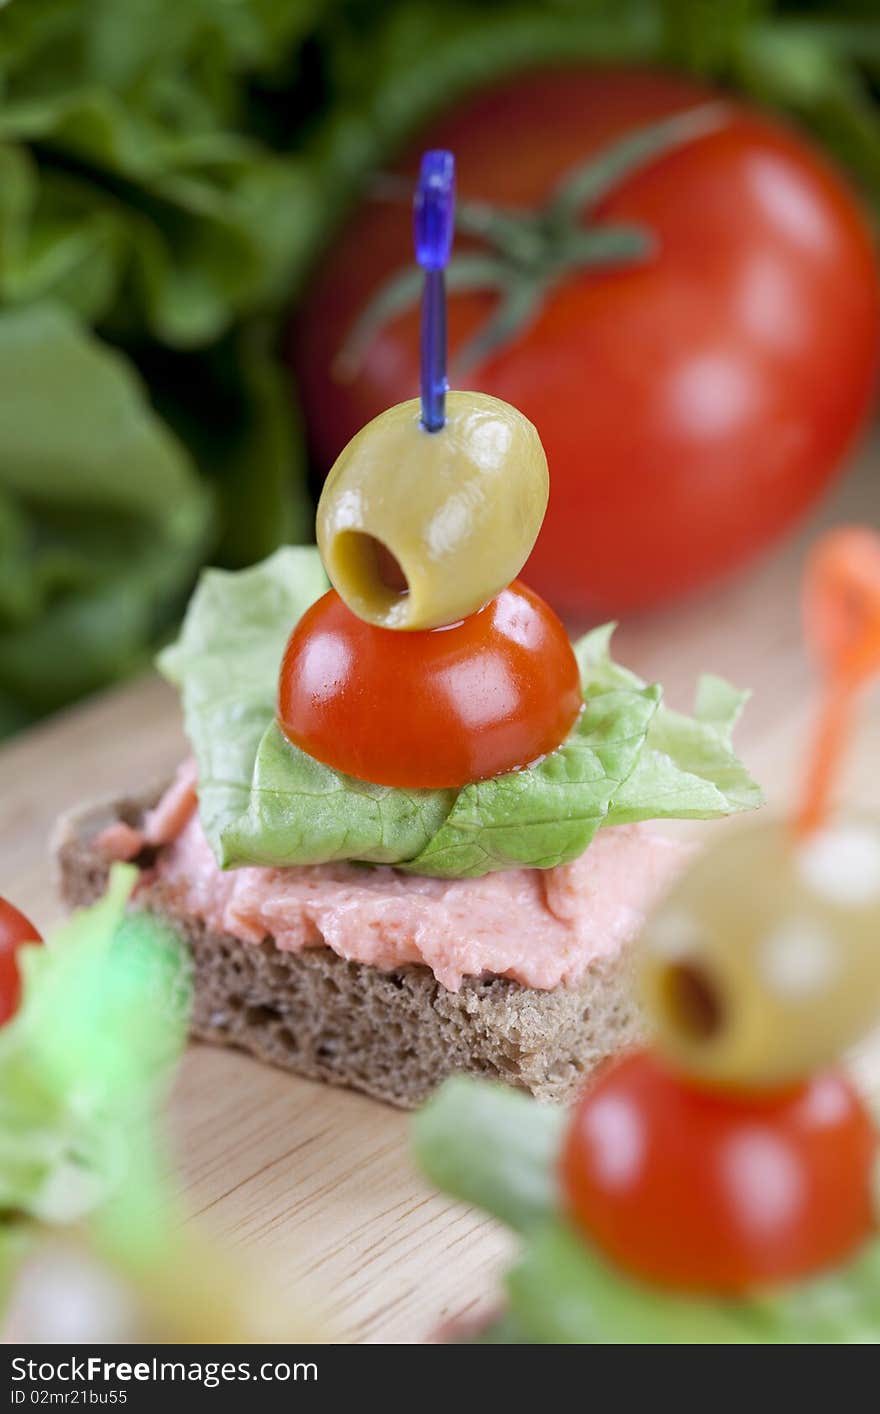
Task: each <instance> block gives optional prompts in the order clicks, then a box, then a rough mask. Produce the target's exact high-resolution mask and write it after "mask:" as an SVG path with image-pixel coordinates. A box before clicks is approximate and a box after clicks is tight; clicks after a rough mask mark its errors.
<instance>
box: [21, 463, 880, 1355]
mask: <svg viewBox="0 0 880 1414" xmlns="http://www.w3.org/2000/svg"><path fill="white" fill-rule="evenodd" d="M853 520H862V521H867V522H869V523H871V524H872V525H874V526H878V527H880V454H877V453H876V452H874V453H873V454H871V453H870V452H869V453H868V454H866V455H863V457H862V458H861V459H860V460H859V463H858V465H857V466H856V467H855V468H854V470H853V471H852V472H851V474H850V475H849V476H848V477H847V478H846V479H845V481H844V482H843V483H842V484H841V485H840V486H839V488H838V490H837V492H836V493H835V494H834V495H833V496H832V498H831V499H830V501H829V502H827V503H826V505H825V506H824V508H823V509H822V510H821V511H820V512H819V513H818V515H816V516H814V517H813V518H812V520H811V522H810V524H809V525H808V526H807V527H806V529H804V530H802V531H801V533H800V534H799V535H798V536H797V537H796V538H794V539H793V540H790V541H788V542H787V543H786V544H784V545H783V546H782V548H781V549H777V550H776V551H775V552H774V553H773V554H772V555H770V556H768V557H767V558H765V559H764V560H763V561H761V562H760V563H759V564H758V565H757V566H756V567H754V568H753V569H752V570H751V571H749V572H747V573H746V574H745V575H744V576H742V577H741V578H739V579H737V580H735V581H734V582H732V583H731V584H730V585H728V586H724V587H721V588H717V589H714V590H712V591H710V592H708V593H706V594H704V595H702V596H701V597H700V598H698V599H695V600H692V601H691V602H690V603H688V604H686V605H684V606H682V607H679V608H675V609H673V610H669V611H664V612H661V613H657V614H654V615H651V616H644V617H639V618H634V619H632V620H631V621H628V622H626V623H624V624H623V625H622V626H621V627H620V629H619V631H618V635H617V638H616V654H617V656H618V657H619V658H621V659H622V660H623V661H624V662H626V663H627V664H629V665H630V666H631V667H633V668H635V669H636V670H637V671H638V672H640V673H641V674H642V675H643V676H644V677H646V678H649V679H654V678H657V679H660V680H662V681H663V683H664V684H665V687H666V695H667V700H668V701H670V702H671V703H672V704H673V705H675V706H680V707H685V706H687V705H688V703H689V697H690V693H691V691H692V688H693V684H694V680H695V678H696V676H697V674H698V673H699V672H700V671H703V670H711V671H713V672H716V673H721V674H723V675H725V676H727V677H729V678H731V679H732V681H734V682H735V683H737V684H741V685H750V686H751V687H752V688H753V690H754V696H753V699H752V702H751V703H750V705H749V707H748V709H747V711H746V714H745V717H744V719H743V723H742V727H741V730H740V733H739V747H740V750H741V753H742V755H743V756H744V758H745V759H746V761H747V762H748V764H749V766H750V767H751V769H752V770H753V772H754V773H755V775H756V776H757V777H758V778H759V779H760V780H761V781H762V783H763V784H764V786H765V788H766V790H767V794H768V796H769V799H770V803H771V807H772V806H773V805H776V806H777V807H782V806H784V805H785V803H786V802H787V801H788V800H790V798H791V795H792V792H793V790H794V789H796V786H797V782H798V779H799V770H800V761H801V759H802V753H803V750H804V745H805V741H806V739H807V733H808V730H809V726H810V721H811V691H812V680H811V673H810V670H809V666H808V663H807V661H806V658H805V655H804V652H803V648H802V644H801V639H800V629H799V618H798V587H799V578H800V573H801V568H802V564H803V558H804V551H805V547H806V545H807V544H808V543H809V540H810V539H811V538H812V536H813V535H814V534H815V533H816V530H817V529H818V528H819V527H821V526H824V525H827V524H830V523H837V522H842V521H853ZM622 553H624V554H625V553H626V551H625V545H624V546H623V547H622ZM183 750H184V741H183V737H182V734H181V729H180V723H179V717H178V710H177V702H176V698H175V695H174V694H173V693H172V692H171V691H170V689H168V688H167V687H166V686H165V685H164V684H162V683H161V682H159V681H158V679H156V678H154V677H147V678H144V679H142V680H140V681H138V682H135V683H133V684H131V685H127V686H125V687H123V688H121V689H118V690H116V691H114V692H111V693H107V694H105V695H103V696H101V697H99V698H97V699H95V700H93V701H91V702H88V703H86V704H84V705H83V706H80V707H78V708H76V709H74V710H72V711H70V712H67V713H66V714H64V715H62V716H59V717H57V718H55V719H54V720H52V721H50V722H48V723H46V724H45V725H42V726H40V727H38V728H37V729H35V730H33V731H31V732H30V733H28V734H26V735H24V736H22V737H20V738H18V739H17V740H15V741H14V742H12V743H11V744H8V745H7V746H6V747H5V748H3V749H2V750H0V893H3V894H6V895H8V896H10V897H11V898H13V899H14V900H15V902H16V903H17V904H18V905H19V906H20V907H21V908H23V909H24V910H25V911H26V912H27V913H28V914H30V915H31V916H32V917H33V919H34V921H35V922H36V923H37V924H38V925H40V926H42V927H43V928H46V927H49V926H50V925H51V923H52V922H53V920H54V919H55V917H56V916H57V914H58V911H59V909H58V903H57V900H56V898H55V895H54V889H53V884H52V880H51V875H50V870H49V864H48V858H47V848H46V842H47V836H48V832H49V829H50V827H51V824H52V822H53V820H54V819H55V817H56V816H57V815H58V813H59V812H60V811H62V810H64V809H66V808H68V807H70V806H72V805H75V804H77V803H78V802H80V801H82V800H85V799H87V798H94V797H95V796H100V795H112V794H115V793H117V792H119V791H121V790H127V789H129V788H132V789H135V790H136V789H137V788H138V787H141V786H143V785H146V784H148V783H150V782H152V781H154V780H156V779H157V778H160V777H162V776H164V775H166V774H167V773H168V772H169V771H170V770H171V769H172V767H173V766H174V765H175V764H176V762H177V760H178V759H179V757H180V756H181V753H182V752H183ZM878 780H880V696H878V694H877V693H873V694H871V695H870V696H869V697H868V698H866V700H865V703H864V706H863V711H862V715H861V725H860V732H859V736H858V739H857V741H856V742H855V743H854V746H853V750H852V752H851V755H850V759H849V761H848V763H847V769H846V773H845V779H844V781H843V782H842V787H841V795H842V796H843V797H844V798H845V799H847V800H849V801H852V802H855V803H858V804H861V805H865V806H869V807H874V808H875V809H876V798H877V789H878ZM699 828H700V829H702V830H709V829H712V830H717V829H725V828H728V826H727V824H726V823H725V824H722V825H712V826H700V827H699ZM855 1062H856V1065H857V1067H858V1069H859V1070H860V1072H861V1074H862V1077H863V1079H864V1080H865V1082H866V1083H867V1084H869V1085H870V1086H871V1087H872V1088H873V1089H874V1090H875V1092H880V1045H874V1046H872V1045H870V1044H869V1045H867V1046H864V1047H863V1048H862V1050H861V1052H860V1053H859V1054H858V1055H857V1057H856V1058H855ZM172 1126H173V1132H174V1137H175V1141H176V1151H177V1155H178V1158H179V1162H180V1166H181V1173H182V1179H183V1184H184V1187H185V1190H186V1193H187V1198H188V1202H189V1205H190V1208H191V1210H192V1212H193V1214H194V1215H196V1214H198V1215H204V1216H203V1220H204V1222H205V1223H207V1224H208V1225H209V1226H210V1227H211V1228H212V1229H213V1230H214V1231H216V1232H217V1233H218V1234H220V1235H221V1236H223V1237H224V1238H226V1239H228V1240H229V1241H231V1242H232V1243H235V1244H240V1245H241V1246H242V1247H244V1248H245V1249H247V1250H249V1251H250V1252H252V1253H253V1254H254V1255H255V1257H258V1258H260V1259H265V1260H267V1261H268V1262H269V1263H270V1265H271V1267H272V1269H273V1271H274V1274H275V1277H276V1280H279V1281H280V1282H281V1283H282V1284H283V1285H285V1286H289V1287H291V1288H296V1289H298V1290H299V1291H300V1292H301V1293H303V1292H304V1293H305V1298H304V1299H306V1300H307V1301H308V1303H309V1305H310V1306H312V1307H314V1308H316V1309H319V1310H320V1311H322V1313H323V1315H322V1319H323V1320H325V1321H326V1322H327V1323H328V1325H327V1328H328V1330H329V1331H330V1332H331V1337H332V1338H335V1339H338V1340H352V1341H359V1342H373V1343H384V1344H411V1343H416V1342H420V1341H422V1340H424V1339H425V1338H426V1336H427V1335H428V1334H429V1333H430V1332H431V1330H432V1329H433V1328H434V1327H435V1326H436V1325H437V1323H438V1322H439V1321H442V1320H445V1319H447V1318H449V1317H451V1316H459V1315H462V1314H464V1313H467V1312H470V1311H472V1310H474V1309H478V1308H480V1307H482V1306H485V1305H487V1304H490V1303H491V1302H492V1300H493V1299H494V1297H495V1295H496V1294H497V1285H496V1282H497V1275H498V1272H499V1270H500V1269H501V1267H502V1266H503V1262H504V1260H505V1258H506V1256H507V1254H508V1253H509V1251H510V1250H511V1246H512V1244H511V1240H510V1238H509V1237H508V1235H507V1234H506V1233H504V1232H502V1230H501V1229H500V1228H499V1227H498V1226H497V1225H495V1224H493V1223H492V1222H490V1221H488V1220H486V1219H484V1218H483V1217H481V1216H480V1215H479V1214H477V1213H475V1212H472V1211H470V1210H468V1209H465V1208H462V1207H460V1206H458V1205H457V1204H453V1203H450V1202H448V1201H447V1200H446V1199H444V1198H443V1197H440V1196H437V1195H435V1194H432V1193H430V1192H429V1190H428V1189H427V1188H426V1186H425V1185H424V1184H423V1183H422V1182H421V1180H420V1179H419V1177H418V1175H417V1174H416V1172H415V1170H414V1167H413V1165H412V1163H411V1161H410V1158H409V1156H408V1152H407V1117H406V1116H405V1115H401V1114H399V1113H397V1112H395V1111H394V1110H391V1109H388V1108H385V1107H384V1106H382V1105H379V1104H376V1103H374V1102H372V1101H370V1100H366V1099H363V1098H361V1097H360V1096H357V1095H353V1094H348V1093H346V1092H343V1091H339V1090H331V1089H328V1088H325V1087H322V1086H318V1085H313V1084H309V1083H306V1082H303V1081H297V1080H295V1079H292V1078H290V1077H288V1076H286V1075H282V1074H280V1073H277V1072H273V1071H271V1070H268V1069H265V1068H263V1067H262V1066H260V1065H257V1064H256V1063H255V1062H253V1061H250V1060H248V1059H246V1058H244V1057H241V1056H238V1055H235V1054H233V1053H229V1052H223V1051H214V1050H211V1049H210V1048H207V1047H193V1048H192V1049H191V1050H190V1052H189V1054H188V1056H187V1059H186V1062H185V1064H184V1067H183V1071H182V1074H181V1077H180V1081H179V1085H178V1088H177V1093H176V1096H175V1101H174V1106H173V1113H172Z"/></svg>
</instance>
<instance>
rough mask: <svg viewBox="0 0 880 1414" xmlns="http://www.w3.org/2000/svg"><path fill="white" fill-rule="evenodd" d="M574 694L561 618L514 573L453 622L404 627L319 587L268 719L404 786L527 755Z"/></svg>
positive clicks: (335, 761) (344, 764)
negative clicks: (369, 618) (360, 612)
mask: <svg viewBox="0 0 880 1414" xmlns="http://www.w3.org/2000/svg"><path fill="white" fill-rule="evenodd" d="M581 706H582V697H581V688H580V677H579V673H578V666H577V661H576V659H575V656H574V653H573V651H572V648H571V644H570V643H569V641H568V637H567V635H566V632H565V629H564V628H563V627H562V624H561V623H560V622H559V619H558V618H557V617H556V615H555V614H554V613H553V611H552V610H551V609H549V608H548V607H547V605H546V604H545V603H544V602H543V600H541V599H539V598H538V596H537V595H536V594H533V593H532V592H531V591H530V590H529V589H526V587H525V585H522V584H520V583H519V582H518V581H514V583H513V584H511V585H510V586H509V587H508V588H507V589H504V590H502V592H501V593H500V594H499V595H498V596H497V597H496V598H495V599H493V600H491V602H490V603H489V604H487V605H486V606H485V608H483V609H481V610H480V611H479V613H476V614H470V615H469V616H468V617H467V618H466V619H463V620H462V621H461V622H460V623H457V624H450V625H448V626H447V627H444V628H436V629H429V630H425V631H421V632H413V633H407V632H402V631H397V630H394V629H386V628H376V627H375V626H374V625H373V624H368V623H365V622H364V621H363V619H359V618H358V617H357V616H356V615H355V614H353V613H352V612H351V610H350V609H349V608H348V607H347V605H346V604H345V603H344V602H343V600H342V599H341V598H340V597H339V595H338V594H337V593H336V591H335V590H330V592H329V593H328V594H325V595H324V597H323V598H322V599H319V600H318V602H317V603H316V604H313V605H312V607H311V608H310V609H309V610H308V611H307V612H306V613H305V614H304V615H303V617H302V618H301V619H300V621H299V623H298V624H297V626H296V628H295V629H294V631H293V633H292V634H291V636H290V641H289V642H288V645H287V650H286V652H285V655H284V661H283V664H282V667H281V676H280V681H279V692H278V720H279V723H280V726H281V728H282V730H283V731H284V732H285V734H286V735H287V736H288V737H289V738H290V740H291V741H293V742H295V744H296V745H297V746H300V747H302V749H303V750H304V751H307V752H308V753H309V755H310V756H314V757H315V758H316V759H317V760H318V761H323V762H325V764H327V765H329V766H335V767H336V769H337V770H339V771H344V772H346V773H347V774H348V775H351V776H358V777H359V778H360V779H361V780H365V781H373V782H374V783H375V784H377V785H388V786H402V787H406V788H409V789H418V788H422V787H453V786H463V785H467V784H468V782H470V781H477V780H482V779H484V778H486V777H488V776H496V775H500V774H501V773H502V772H504V771H512V770H514V769H516V768H517V767H519V766H526V765H529V764H530V763H531V762H532V761H535V760H537V758H538V757H540V756H544V755H546V754H547V753H548V752H550V751H554V750H555V749H556V747H557V746H559V744H560V742H561V741H563V739H564V738H565V737H566V736H567V735H568V732H569V730H570V728H571V727H572V725H573V724H574V721H575V719H576V717H577V715H578V713H579V712H580V710H581Z"/></svg>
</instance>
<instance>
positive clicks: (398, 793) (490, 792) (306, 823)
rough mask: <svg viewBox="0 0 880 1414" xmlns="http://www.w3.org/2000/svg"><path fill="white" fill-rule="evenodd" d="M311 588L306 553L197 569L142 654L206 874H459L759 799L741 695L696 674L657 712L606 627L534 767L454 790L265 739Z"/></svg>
mask: <svg viewBox="0 0 880 1414" xmlns="http://www.w3.org/2000/svg"><path fill="white" fill-rule="evenodd" d="M327 587H328V583H327V579H326V577H325V574H324V570H323V568H322V566H321V562H320V560H319V558H318V554H317V551H316V550H315V549H313V548H285V549H282V550H278V551H276V552H275V554H274V555H272V556H270V558H269V559H267V560H264V561H263V562H262V563H261V564H259V565H256V566H254V567H253V568H251V569H248V570H243V571H240V572H238V573H230V572H228V571H221V570H208V571H205V572H204V573H203V575H202V578H201V581H200V583H199V586H198V588H197V590H196V593H195V595H194V596H193V599H192V601H191V603H190V607H189V610H188V612H187V615H186V619H185V621H184V625H183V629H182V631H181V634H180V637H179V639H178V641H177V642H176V643H175V644H174V645H173V646H172V647H170V648H168V649H166V650H165V652H164V653H163V654H162V655H161V657H160V660H159V665H160V668H161V670H162V671H163V672H164V673H165V675H166V676H167V677H168V678H169V679H170V680H171V681H172V682H174V683H175V684H176V685H177V686H178V687H179V689H180V692H181V696H182V699H183V708H184V716H185V725H186V729H187V732H188V735H189V737H190V741H191V742H192V746H193V749H194V752H195V755H196V759H197V763H198V775H199V808H200V814H201V820H202V825H203V827H204V830H205V834H206V836H207V838H208V841H209V843H210V844H211V847H212V849H213V851H214V853H215V855H216V857H217V860H218V862H219V863H220V865H221V866H222V867H224V868H234V867H236V866H239V865H246V864H256V865H265V866H273V867H284V866H287V865H296V864H303V865H304V864H323V863H328V862H331V861H334V860H345V859H351V860H359V861H362V862H364V863H368V864H391V865H394V866H396V867H397V868H399V869H402V870H408V871H410V872H412V873H417V874H423V875H434V876H437V877H441V878H472V877H477V876H479V875H482V874H486V873H490V872H492V871H493V870H498V869H511V868H520V867H529V868H541V869H545V868H550V867H552V866H554V865H557V864H562V863H566V862H568V861H569V860H572V859H575V858H576V857H577V856H578V855H580V854H581V853H583V851H584V850H585V849H586V848H587V846H588V845H589V844H590V841H591V840H592V839H593V836H594V835H595V833H596V831H597V830H598V829H600V828H601V827H602V826H606V825H617V824H625V823H629V822H632V821H636V820H648V819H666V818H672V817H678V818H693V819H713V818H716V817H719V816H723V815H729V814H732V813H734V812H736V811H740V810H750V809H754V808H755V807H756V806H758V805H760V804H761V800H762V797H761V792H760V790H759V788H758V786H757V785H756V784H755V783H754V781H753V780H752V779H751V777H750V776H749V774H748V772H747V771H746V769H745V767H744V766H743V765H742V763H741V762H740V761H739V760H738V758H737V756H736V754H735V752H734V750H733V748H732V746H731V739H730V738H731V731H732V727H733V723H734V722H735V720H736V717H737V715H738V713H739V710H740V708H741V706H742V703H743V701H744V695H743V694H741V693H738V692H736V691H735V689H733V688H731V687H730V686H729V685H728V684H726V683H723V682H722V681H721V680H720V679H717V678H706V679H703V680H702V682H701V684H700V688H699V690H698V694H697V703H696V710H695V714H694V716H693V717H686V716H683V715H681V714H679V713H676V712H672V711H670V710H668V709H667V708H666V707H664V706H663V704H662V700H661V699H662V693H661V689H660V688H659V687H658V686H657V685H656V684H654V685H649V684H646V683H644V682H642V681H641V679H640V678H638V677H636V676H635V674H633V673H631V672H629V671H628V670H627V669H625V668H622V667H620V666H619V665H618V664H617V663H615V662H614V660H613V659H612V658H611V656H610V649H609V642H610V637H611V626H605V627H603V628H600V629H596V630H594V631H593V632H592V633H591V634H588V635H587V636H586V638H584V639H582V640H581V642H580V643H579V644H578V645H576V652H577V655H578V659H579V662H580V666H581V671H582V681H583V692H584V710H583V712H582V713H581V715H580V717H579V718H578V721H577V722H576V724H575V726H574V727H573V728H572V731H571V733H570V734H569V736H568V737H567V739H566V740H565V741H564V742H563V743H562V745H561V746H559V747H558V748H557V750H556V751H553V752H551V753H550V754H549V755H548V756H545V757H544V758H543V759H542V760H540V761H538V762H536V763H535V764H534V765H531V766H528V767H525V768H524V769H523V770H520V771H512V772H510V773H508V774H505V775H502V776H497V777H495V778H494V779H492V780H487V781H478V782H476V783H474V784H472V785H468V786H465V787H463V788H462V789H460V790H401V789H398V788H395V787H390V786H379V785H373V784H371V783H369V782H365V781H360V780H356V779H354V778H353V777H351V776H346V775H344V774H343V773H342V772H340V771H336V770H334V769H333V768H332V767H330V766H325V765H324V764H322V763H321V762H319V761H316V760H314V759H313V758H312V757H310V756H308V755H307V754H306V753H305V752H304V751H301V750H300V749H299V748H298V747H296V746H294V745H293V744H292V743H291V742H290V741H288V740H287V738H286V737H285V736H284V735H283V733H282V732H281V730H280V728H279V727H278V725H277V722H276V720H275V701H276V693H277V681H278V670H279V666H280V663H281V658H282V655H283V652H284V647H285V644H286V642H287V638H288V636H289V634H290V632H291V630H292V628H293V626H294V624H295V623H296V622H297V620H298V619H299V618H300V617H301V615H302V614H303V613H304V612H305V610H306V609H307V608H308V607H309V605H310V604H312V603H313V602H314V601H315V600H316V599H317V598H318V597H319V596H320V595H321V594H322V593H324V591H325V590H326V589H327Z"/></svg>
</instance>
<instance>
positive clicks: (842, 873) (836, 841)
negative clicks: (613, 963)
mask: <svg viewBox="0 0 880 1414" xmlns="http://www.w3.org/2000/svg"><path fill="white" fill-rule="evenodd" d="M639 972H640V983H641V994H642V1000H643V1003H644V1006H645V1009H646V1011H647V1013H648V1016H649V1018H650V1021H651V1023H652V1025H653V1027H654V1029H655V1032H656V1044H657V1046H658V1048H659V1049H660V1050H661V1051H663V1052H664V1053H665V1054H666V1055H667V1056H668V1057H669V1058H670V1059H672V1060H673V1061H674V1062H675V1063H677V1064H678V1065H680V1066H681V1067H682V1068H683V1069H684V1070H685V1071H687V1072H689V1073H691V1074H692V1075H694V1076H696V1077H699V1078H704V1079H706V1080H709V1081H715V1082H717V1083H718V1084H719V1085H722V1086H724V1085H727V1086H732V1087H749V1086H756V1087H770V1086H778V1085H782V1084H786V1083H788V1082H790V1081H794V1080H797V1079H800V1078H802V1077H803V1076H805V1075H807V1074H809V1073H810V1072H811V1071H813V1070H815V1069H816V1068H817V1067H819V1066H822V1065H825V1064H826V1063H827V1062H828V1061H830V1060H831V1059H832V1058H834V1057H836V1056H838V1055H839V1054H840V1053H841V1052H842V1051H843V1050H844V1049H845V1048H846V1047H847V1046H849V1045H850V1044H851V1043H853V1042H854V1041H856V1040H857V1039H858V1038H859V1036H860V1035H861V1034H862V1033H863V1032H865V1031H866V1030H867V1029H868V1028H869V1027H870V1026H871V1024H872V1023H873V1022H875V1021H876V1020H878V1019H880V827H878V825H877V823H876V822H868V821H865V820H858V819H856V820H847V821H841V822H837V823H835V824H834V825H832V826H829V827H827V828H824V829H822V830H820V831H817V832H815V833H814V834H812V835H810V836H808V837H806V838H804V839H798V838H796V837H795V835H794V834H793V833H792V831H791V828H790V826H789V825H787V824H785V823H780V822H773V823H762V824H759V825H753V826H750V827H748V828H744V829H742V830H740V831H738V832H732V833H731V834H730V835H725V836H724V837H723V838H722V839H721V840H720V841H719V842H718V843H717V844H716V845H714V846H713V847H712V848H710V849H708V850H707V851H706V852H705V853H704V854H703V855H701V856H700V857H698V859H697V860H696V862H695V863H694V864H693V866H692V867H691V868H690V869H689V870H688V871H687V873H685V874H684V875H683V876H682V877H681V878H680V879H679V880H678V881H677V883H676V884H675V885H674V886H673V888H672V890H671V892H670V894H669V895H668V896H667V898H666V899H665V901H664V902H663V903H662V904H661V906H660V907H659V909H658V910H657V911H656V912H655V913H654V915H653V916H652V917H651V918H649V920H648V922H647V924H646V926H645V929H644V932H643V935H642V938H641V942H640V952H639Z"/></svg>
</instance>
